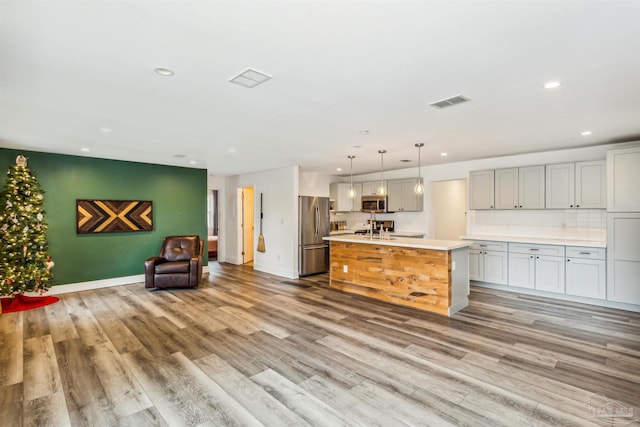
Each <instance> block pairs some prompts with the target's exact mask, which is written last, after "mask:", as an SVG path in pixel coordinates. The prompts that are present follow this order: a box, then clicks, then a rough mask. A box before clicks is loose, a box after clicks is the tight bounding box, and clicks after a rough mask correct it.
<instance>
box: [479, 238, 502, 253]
mask: <svg viewBox="0 0 640 427" xmlns="http://www.w3.org/2000/svg"><path fill="white" fill-rule="evenodd" d="M471 248H472V249H480V250H483V251H498V252H506V251H507V243H506V242H490V241H483V240H475V241H473V246H471Z"/></svg>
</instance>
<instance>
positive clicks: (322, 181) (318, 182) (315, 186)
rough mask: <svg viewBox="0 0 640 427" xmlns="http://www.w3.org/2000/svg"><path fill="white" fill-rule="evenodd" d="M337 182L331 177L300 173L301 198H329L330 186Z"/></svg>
mask: <svg viewBox="0 0 640 427" xmlns="http://www.w3.org/2000/svg"><path fill="white" fill-rule="evenodd" d="M334 181H335V177H334V176H331V175H320V174H317V173H313V172H300V176H299V180H298V188H299V192H300V193H299V195H300V196H317V197H329V185H330V184H331V183H332V182H334Z"/></svg>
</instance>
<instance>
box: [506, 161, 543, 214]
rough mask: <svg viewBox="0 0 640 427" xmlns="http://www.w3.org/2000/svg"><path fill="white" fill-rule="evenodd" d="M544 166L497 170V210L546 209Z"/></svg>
mask: <svg viewBox="0 0 640 427" xmlns="http://www.w3.org/2000/svg"><path fill="white" fill-rule="evenodd" d="M544 176H545V174H544V166H528V167H524V168H509V169H497V170H496V171H495V208H496V209H544Z"/></svg>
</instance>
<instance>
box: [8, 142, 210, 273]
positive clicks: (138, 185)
mask: <svg viewBox="0 0 640 427" xmlns="http://www.w3.org/2000/svg"><path fill="white" fill-rule="evenodd" d="M19 154H22V155H24V156H25V157H27V158H28V166H29V168H30V169H31V170H32V171H33V172H35V174H36V176H37V177H38V181H39V182H40V185H42V188H43V189H44V190H45V195H44V198H45V202H44V209H45V211H46V213H45V221H46V222H47V223H48V225H49V230H48V234H47V239H48V242H49V254H50V255H51V256H52V258H53V261H54V262H55V267H54V269H53V280H54V285H61V284H68V283H78V282H86V281H92V280H100V279H110V278H116V277H123V276H132V275H137V274H143V273H144V260H145V259H147V258H148V257H150V256H154V255H157V254H158V252H159V250H160V245H161V243H162V240H163V238H164V237H165V236H168V235H180V234H197V235H199V236H200V238H201V239H204V240H206V238H207V172H206V170H204V169H190V168H180V167H174V166H162V165H153V164H146V163H133V162H124V161H118V160H104V159H93V158H88V157H78V156H67V155H61V154H49V153H40V152H33V151H25V150H12V149H5V148H0V188H4V184H5V180H6V171H7V169H8V168H9V166H10V165H13V164H15V160H16V157H17V156H18V155H19ZM76 199H99V200H100V199H103V200H151V201H152V202H153V231H147V232H129V233H104V234H91V235H88V234H77V233H76ZM0 208H2V207H0Z"/></svg>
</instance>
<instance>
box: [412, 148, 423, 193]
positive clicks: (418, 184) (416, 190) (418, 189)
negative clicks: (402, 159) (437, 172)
mask: <svg viewBox="0 0 640 427" xmlns="http://www.w3.org/2000/svg"><path fill="white" fill-rule="evenodd" d="M415 146H416V147H418V182H416V186H415V187H414V188H413V192H414V193H416V194H422V193H424V184H422V174H421V173H420V166H421V162H420V160H421V159H420V150H421V149H422V147H424V143H423V142H418V143H417V144H416V145H415Z"/></svg>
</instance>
